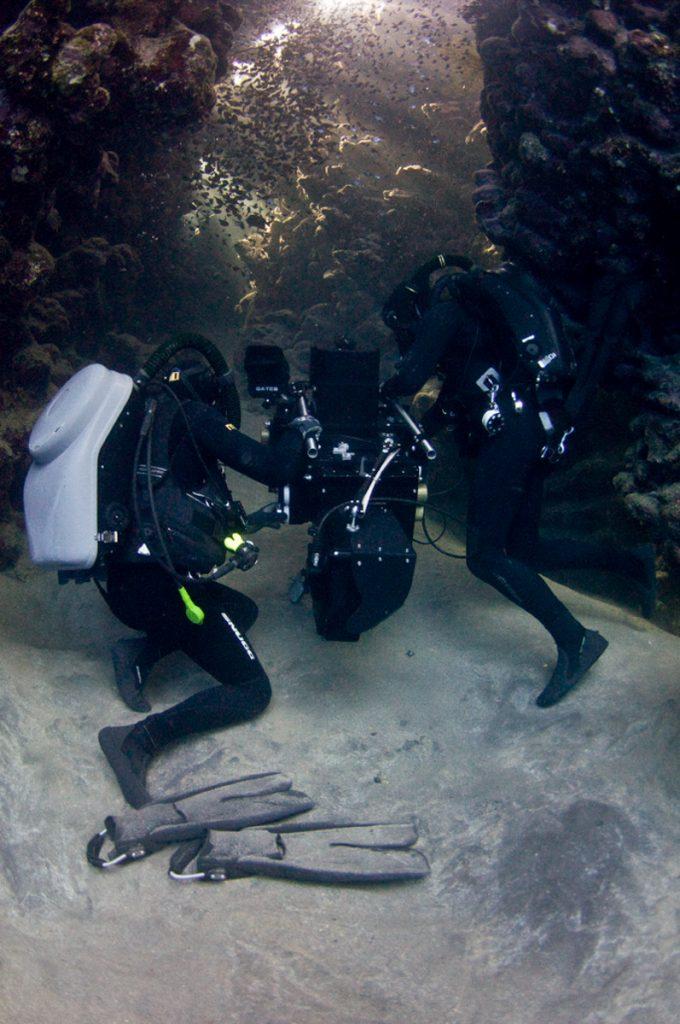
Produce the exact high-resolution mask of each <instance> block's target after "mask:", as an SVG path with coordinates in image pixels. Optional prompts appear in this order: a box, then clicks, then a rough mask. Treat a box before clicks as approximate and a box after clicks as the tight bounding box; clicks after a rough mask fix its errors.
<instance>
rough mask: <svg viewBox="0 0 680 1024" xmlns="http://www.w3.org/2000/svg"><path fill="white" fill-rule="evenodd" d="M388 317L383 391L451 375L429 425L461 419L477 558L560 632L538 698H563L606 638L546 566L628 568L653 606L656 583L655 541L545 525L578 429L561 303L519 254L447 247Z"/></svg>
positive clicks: (398, 294) (497, 582) (473, 563)
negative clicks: (391, 338) (542, 529)
mask: <svg viewBox="0 0 680 1024" xmlns="http://www.w3.org/2000/svg"><path fill="white" fill-rule="evenodd" d="M449 267H456V268H457V269H458V270H459V271H460V272H451V271H448V270H446V268H449ZM445 270H446V273H444V271H445ZM435 273H438V274H439V280H438V281H433V277H434V276H435ZM383 317H384V319H385V322H386V323H387V324H388V326H390V327H391V328H392V329H393V330H394V331H395V333H396V335H397V339H398V341H399V345H400V349H401V352H402V355H403V358H402V360H401V363H400V366H399V368H398V372H397V373H396V374H395V375H394V376H393V377H392V378H391V379H389V380H388V381H386V382H385V383H384V384H383V386H382V394H383V395H384V396H385V397H396V396H398V395H412V394H414V393H415V392H417V391H418V389H419V388H421V387H422V386H423V384H424V383H425V382H426V381H427V380H428V378H430V377H431V376H433V375H434V374H435V373H436V372H437V371H439V372H440V373H441V374H442V375H443V378H444V381H443V385H442V389H441V392H440V394H439V397H438V399H437V402H436V403H435V405H434V407H433V408H432V409H431V410H430V411H429V412H428V413H427V414H426V418H425V420H424V426H425V428H426V430H427V431H428V433H431V432H432V431H434V430H436V429H437V428H438V427H439V428H441V427H442V426H446V425H447V424H451V425H453V426H454V427H455V428H456V433H457V438H458V440H459V442H462V446H463V449H464V454H466V455H468V456H472V457H473V471H472V479H471V485H470V493H469V499H468V514H467V565H468V568H469V569H470V571H471V572H472V573H473V574H474V575H475V576H477V577H478V578H479V579H481V580H484V581H485V582H486V583H489V584H490V585H491V586H493V587H495V588H496V590H498V591H499V592H500V593H501V594H503V595H504V596H505V597H507V598H509V599H510V600H511V601H513V602H514V603H515V604H517V605H518V606H519V607H520V608H522V609H524V611H526V612H528V613H529V614H530V615H533V616H534V617H535V618H536V619H538V621H539V622H540V623H541V624H542V625H543V626H544V627H545V628H546V629H547V630H548V632H549V633H550V635H551V636H552V638H553V639H554V641H555V643H556V645H557V664H556V666H555V669H554V671H553V673H552V676H551V678H550V681H549V682H548V684H547V686H546V687H545V688H544V689H543V691H542V692H541V693H540V694H539V696H538V698H537V700H536V703H537V704H538V705H539V707H549V706H551V705H553V704H556V703H557V702H558V701H560V700H562V698H563V697H565V696H566V694H567V693H568V692H569V691H570V690H571V689H572V688H573V687H574V686H575V685H576V684H577V683H578V682H579V680H580V679H581V678H582V677H583V676H584V674H585V673H586V672H587V671H588V669H589V668H591V667H592V665H594V663H595V662H596V661H597V659H598V658H599V657H600V656H601V655H602V654H603V653H604V651H605V650H606V648H607V646H608V644H607V641H606V640H605V639H604V637H602V636H600V634H599V633H598V632H596V631H595V630H590V629H586V627H585V626H584V625H583V624H582V623H581V622H579V621H578V619H576V618H575V617H574V616H573V615H572V614H571V613H570V612H569V611H568V609H567V608H566V607H565V606H564V605H563V604H562V602H561V601H560V600H558V598H557V597H556V596H555V594H554V593H553V592H552V590H551V589H550V587H548V585H547V584H546V583H545V582H544V580H543V579H542V578H541V576H540V575H539V571H541V572H546V571H547V572H549V571H550V570H551V569H563V568H567V567H569V568H574V567H578V568H588V569H601V570H607V571H610V572H614V573H617V574H620V575H621V576H623V577H625V578H627V579H629V580H631V581H633V582H634V583H635V584H636V585H637V587H638V589H639V592H640V595H641V599H642V605H643V614H646V615H650V614H651V612H652V610H653V604H654V595H655V573H654V554H653V547H652V546H651V545H642V546H640V547H639V548H636V549H634V550H632V551H628V552H627V551H624V550H623V549H619V548H615V547H611V546H607V545H603V544H595V543H590V542H586V541H582V540H573V539H567V538H555V539H550V540H548V539H546V538H543V537H541V536H540V534H539V519H540V511H541V502H542V492H543V483H544V478H545V476H546V471H547V470H548V469H549V466H550V462H551V461H554V459H555V457H556V456H557V455H559V454H562V453H563V452H564V445H565V441H566V438H567V436H568V435H569V434H570V433H571V429H570V428H569V427H567V429H566V430H558V429H557V425H558V424H559V423H560V422H562V423H564V413H563V408H564V397H565V392H566V390H567V388H568V387H569V386H570V385H571V384H573V379H574V371H575V367H574V364H573V358H572V356H571V353H570V351H568V347H567V344H566V341H565V339H564V336H563V333H562V331H561V327H560V322H559V317H558V314H557V313H556V311H554V310H551V309H550V306H549V303H548V301H547V300H546V299H544V298H543V297H542V296H541V295H540V292H539V289H538V285H537V284H536V282H535V281H534V280H533V278H531V277H530V276H529V275H528V274H525V273H522V272H520V271H519V269H518V268H516V267H514V266H512V265H511V264H506V265H504V266H503V267H502V268H501V269H500V270H499V271H493V272H489V271H482V270H479V269H478V268H473V266H472V264H471V263H470V261H469V260H467V259H465V258H464V257H454V256H444V255H442V256H438V257H435V258H434V259H433V260H431V261H429V262H428V263H427V264H425V265H424V267H422V268H420V270H419V271H418V272H417V273H416V274H415V275H414V277H413V278H412V279H411V280H410V281H409V282H408V283H406V284H403V285H400V286H399V287H398V288H397V289H396V290H395V292H394V293H393V294H392V296H391V297H390V299H388V302H387V303H386V304H385V307H384V309H383Z"/></svg>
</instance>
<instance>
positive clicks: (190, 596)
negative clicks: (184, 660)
mask: <svg viewBox="0 0 680 1024" xmlns="http://www.w3.org/2000/svg"><path fill="white" fill-rule="evenodd" d="M187 348H192V349H194V350H196V351H198V352H199V354H200V355H201V356H203V357H204V358H205V359H206V361H207V362H208V364H209V371H206V368H205V366H201V365H200V362H199V364H198V365H197V361H196V360H194V361H193V363H189V364H188V366H185V365H184V364H181V363H180V364H172V363H171V364H170V366H171V370H170V372H166V373H165V374H164V375H162V376H160V370H161V368H162V367H163V366H166V368H167V364H168V361H169V360H171V359H174V358H175V355H176V353H177V352H179V351H181V350H183V349H187ZM118 392H119V393H120V395H119V397H118V398H117V397H116V394H117V393H118ZM225 413H226V414H225ZM235 421H236V422H235ZM238 422H240V404H239V401H238V394H237V393H236V389H235V388H234V385H233V382H232V379H231V374H230V373H229V372H228V368H227V366H226V363H225V362H224V360H223V359H222V357H221V355H220V354H219V352H218V351H217V350H216V349H215V348H214V346H213V345H212V343H210V342H208V341H207V339H204V338H202V337H201V336H199V335H182V336H180V337H179V338H178V339H175V340H174V341H173V342H170V343H168V344H167V345H166V346H163V347H162V348H161V350H159V352H158V353H156V354H155V355H154V356H152V357H151V359H150V360H149V362H148V363H147V364H146V366H145V367H144V369H143V370H141V371H140V373H139V374H138V375H137V377H136V378H135V380H134V381H133V380H132V379H131V378H129V377H127V376H124V375H121V374H117V373H114V372H113V371H109V370H106V369H105V368H104V367H103V366H100V365H98V364H95V365H94V366H90V367H86V368H85V369H84V370H81V371H79V373H78V374H76V376H75V377H74V378H72V379H71V381H69V382H68V383H67V384H66V385H64V387H63V388H62V389H61V391H60V392H59V393H58V394H57V395H56V396H55V399H53V400H52V402H51V403H50V405H48V406H47V408H46V409H45V410H44V412H43V414H42V416H41V418H40V419H39V420H38V423H37V424H36V426H35V427H34V430H33V433H32V435H31V442H30V446H31V454H32V455H33V459H34V464H33V466H32V467H31V470H30V471H29V476H28V478H27V482H26V488H25V509H26V513H27V514H26V520H27V528H28V532H29V543H30V546H31V554H32V557H33V558H34V561H36V562H38V564H42V565H46V566H51V567H53V568H57V569H59V570H60V571H61V573H62V574H63V576H65V577H66V578H75V579H76V580H77V581H78V580H79V579H90V578H94V579H95V582H96V583H97V586H98V588H99V590H100V592H101V593H102V595H103V596H104V598H105V600H106V602H107V604H108V605H109V607H110V609H111V611H112V612H113V613H114V615H115V616H116V617H117V618H118V619H119V620H120V621H121V622H123V623H124V624H125V625H126V626H128V627H130V628H131V629H134V630H140V631H142V632H143V633H144V636H143V637H137V638H129V639H123V640H119V641H118V643H117V644H115V646H114V648H113V652H112V654H113V662H114V669H115V674H116V683H117V686H118V690H119V692H120V695H121V697H122V698H123V700H124V702H125V703H126V704H127V706H128V707H130V708H131V709H132V710H134V711H150V706H149V704H148V702H147V700H146V698H145V696H144V693H143V687H144V683H145V682H146V679H147V677H148V674H149V672H150V671H151V669H152V667H153V666H154V665H156V664H157V662H158V661H160V659H162V658H164V657H165V656H166V655H167V654H169V653H171V652H172V651H183V652H184V653H185V654H187V655H188V656H189V657H190V658H191V659H192V660H193V661H194V662H195V663H196V664H197V665H198V666H199V667H200V668H202V669H203V670H204V671H206V672H207V673H208V674H209V675H211V676H212V678H213V680H214V681H215V682H216V683H217V684H218V685H215V686H211V687H208V688H206V689H203V690H200V691H199V692H198V693H195V694H193V695H192V696H191V697H189V698H188V699H187V700H184V701H182V702H181V703H179V704H177V705H175V706H174V707H171V708H168V709H167V710H166V711H163V712H160V713H158V714H148V715H147V716H146V717H145V718H143V719H142V720H141V721H139V722H137V723H136V724H135V725H122V726H118V727H111V726H109V727H106V728H104V729H102V730H101V732H100V733H99V742H100V745H101V748H102V750H103V751H104V754H105V755H106V757H107V759H108V761H109V764H110V765H111V767H112V769H113V771H114V773H115V775H116V778H117V779H118V782H119V785H120V788H121V790H122V792H123V795H124V796H125V798H126V800H127V801H128V803H130V804H131V805H132V806H133V807H140V806H142V805H143V804H145V803H146V802H148V800H149V799H150V797H149V794H148V792H147V789H146V774H147V769H148V767H149V764H150V762H151V760H152V758H153V757H154V756H155V755H156V754H157V753H158V752H159V751H160V750H162V749H163V748H164V747H166V746H167V745H168V744H169V743H172V742H173V741H175V740H178V739H181V738H183V737H186V736H190V735H193V734H195V733H198V732H202V731H204V730H208V729H219V728H223V727H225V726H228V725H233V724H235V723H238V722H244V721H247V720H248V719H250V718H252V717H254V716H255V715H257V714H259V713H260V712H262V711H264V709H265V708H266V707H267V705H268V703H269V700H270V698H271V686H270V683H269V679H268V678H267V674H266V672H265V671H264V669H263V668H262V666H261V665H260V662H259V660H258V658H257V655H256V654H255V651H254V650H253V648H252V645H251V644H250V642H249V640H248V638H247V631H248V629H249V628H250V627H251V626H252V624H253V623H254V621H255V619H256V617H257V606H256V605H255V603H254V602H253V601H252V600H250V598H248V597H246V596H245V595H243V594H239V593H238V592H237V591H235V590H232V589H231V588H229V587H226V586H224V585H222V584H219V583H217V582H216V580H217V579H218V578H219V577H221V576H222V575H224V574H225V573H226V572H227V571H229V570H230V569H231V568H241V569H245V568H249V567H250V565H252V564H254V562H255V561H256V558H257V549H256V548H255V546H254V545H253V544H252V543H251V542H250V541H244V539H243V536H242V535H241V533H240V530H243V529H244V528H245V517H244V515H243V509H242V507H241V506H240V504H239V503H238V502H236V501H234V499H233V497H232V495H231V492H230V490H229V488H228V486H227V484H226V481H225V478H224V474H223V469H222V467H223V466H228V467H230V468H232V469H234V470H237V471H239V472H241V473H243V474H244V475H246V476H248V477H250V478H251V479H253V480H256V481H258V482H260V483H263V484H266V485H269V486H280V485H283V484H286V483H288V482H290V481H291V480H292V479H294V478H295V477H296V476H297V475H298V474H299V473H300V472H302V470H303V466H304V452H305V446H306V445H308V444H309V443H310V438H311V439H314V438H316V437H317V436H318V434H319V432H320V429H321V428H320V426H319V423H318V421H317V420H315V419H314V418H313V417H311V416H307V417H298V418H297V419H294V420H292V421H291V422H290V423H289V424H288V425H287V426H286V427H285V429H284V430H283V432H282V434H281V436H280V438H279V440H278V443H277V444H276V445H275V446H265V445H262V444H260V443H259V442H257V441H254V440H252V439H251V438H249V437H247V436H246V435H245V434H243V433H241V432H240V430H239V429H238V427H237V423H238ZM140 424H141V426H140ZM107 474H108V476H107ZM66 478H67V479H66ZM90 481H91V485H90ZM95 481H96V483H95ZM69 483H70V484H71V485H72V487H71V488H69V486H68V484H69ZM71 491H77V492H78V493H77V494H75V495H74V494H73V493H70V492H71ZM90 492H92V493H90ZM114 499H115V500H114ZM102 524H103V525H104V529H102ZM95 534H96V541H94V537H95ZM225 538H226V539H225ZM91 539H92V540H93V541H94V550H93V551H92V552H91V553H90V552H88V550H85V548H84V546H83V545H85V546H87V544H89V543H90V540H91ZM225 547H226V548H227V551H226V552H225ZM229 552H231V553H232V554H231V557H230V558H227V560H226V561H225V555H227V556H228V555H229ZM78 567H82V568H83V569H84V571H75V570H76V569H77V568H78ZM100 581H102V582H103V583H104V584H105V585H104V586H102V585H101V583H100Z"/></svg>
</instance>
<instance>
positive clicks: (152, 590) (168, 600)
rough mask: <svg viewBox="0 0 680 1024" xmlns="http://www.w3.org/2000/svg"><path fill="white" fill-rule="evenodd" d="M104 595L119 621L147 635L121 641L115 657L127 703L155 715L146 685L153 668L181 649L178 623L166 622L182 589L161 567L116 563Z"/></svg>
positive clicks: (137, 709) (115, 646) (120, 691)
mask: <svg viewBox="0 0 680 1024" xmlns="http://www.w3.org/2000/svg"><path fill="white" fill-rule="evenodd" d="M100 589H101V588H100ZM101 592H102V596H103V597H104V599H105V600H106V602H107V604H108V606H109V608H110V609H111V611H112V612H113V614H114V615H115V616H116V618H118V619H119V620H120V621H121V622H123V623H124V624H125V625H126V626H129V627H130V629H136V630H140V631H143V632H144V633H145V634H146V635H145V636H143V637H123V638H122V639H121V640H118V641H117V642H116V643H115V644H114V645H113V647H112V649H111V657H112V660H113V669H114V674H115V679H116V686H117V687H118V692H119V694H120V696H121V698H122V700H123V702H124V703H125V704H126V705H127V707H129V708H131V710H133V711H150V710H151V705H150V704H149V702H148V700H147V699H146V697H145V696H144V693H143V688H144V684H145V683H146V680H147V677H148V675H149V673H150V671H151V669H152V668H153V666H154V665H155V664H156V663H157V662H158V661H160V659H161V658H163V657H164V656H165V655H166V654H170V653H171V651H173V650H176V648H177V642H176V639H175V630H174V627H173V623H172V621H170V622H166V621H165V619H166V610H167V608H168V606H169V605H172V604H173V602H174V601H175V599H176V593H175V592H176V587H175V585H174V583H173V581H172V580H171V578H170V576H169V575H168V573H166V572H165V570H163V569H162V568H161V567H160V566H159V565H156V564H152V565H143V564H141V565H140V564H130V563H113V564H112V565H111V566H110V567H109V571H108V574H107V586H106V591H103V590H102V591H101ZM171 620H172V616H171Z"/></svg>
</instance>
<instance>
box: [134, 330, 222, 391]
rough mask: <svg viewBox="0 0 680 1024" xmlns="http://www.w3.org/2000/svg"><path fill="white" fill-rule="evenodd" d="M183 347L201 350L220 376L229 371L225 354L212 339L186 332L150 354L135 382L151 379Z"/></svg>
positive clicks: (138, 383) (139, 383) (141, 382)
mask: <svg viewBox="0 0 680 1024" xmlns="http://www.w3.org/2000/svg"><path fill="white" fill-rule="evenodd" d="M183 348H193V349H195V350H196V351H197V352H200V353H201V355H202V356H204V357H205V359H206V360H207V361H208V363H209V364H210V366H211V367H212V369H213V370H214V371H215V373H216V374H217V376H218V377H222V376H224V375H225V374H227V373H229V367H228V366H227V362H226V360H225V358H224V356H223V355H222V353H221V352H220V351H219V349H218V348H217V347H216V346H215V345H214V344H213V343H212V341H209V340H208V338H204V337H203V335H202V334H194V333H193V332H185V333H183V334H176V335H175V337H174V338H171V339H170V341H166V343H165V344H164V345H161V347H160V348H158V349H156V351H155V352H154V353H153V355H151V356H149V358H148V359H147V361H146V363H145V364H144V366H143V367H142V368H141V370H140V371H139V373H138V374H137V376H136V377H135V384H137V385H142V384H145V383H146V382H147V381H149V380H151V379H152V378H153V377H155V376H156V374H157V373H158V371H159V370H160V368H161V366H163V365H164V364H165V363H167V361H168V359H171V358H172V356H174V355H175V353H176V352H180V351H181V350H182V349H183Z"/></svg>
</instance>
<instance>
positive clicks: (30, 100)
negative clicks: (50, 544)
mask: <svg viewBox="0 0 680 1024" xmlns="http://www.w3.org/2000/svg"><path fill="white" fill-rule="evenodd" d="M12 17H14V18H15V19H16V20H13V21H12ZM239 23H240V16H239V14H238V13H237V11H236V9H235V8H234V7H232V6H231V5H230V4H227V3H224V2H222V0H202V2H199V0H134V2H133V0H73V2H69V0H48V2H40V0H33V2H31V3H29V4H26V5H25V6H24V5H20V4H13V5H12V4H10V5H7V7H6V8H5V10H4V12H3V18H2V21H0V26H1V27H2V28H3V29H4V31H3V32H2V35H0V292H1V293H2V307H1V309H0V381H1V388H0V409H1V412H2V418H1V424H2V425H1V426H0V567H2V566H7V565H10V564H12V562H13V561H14V559H15V558H16V556H17V554H18V553H19V551H20V548H21V531H20V494H19V491H20V482H21V478H22V475H23V471H24V468H25V459H26V455H25V451H26V435H27V432H28V430H29V429H30V425H31V423H32V421H33V419H34V418H35V413H36V411H37V409H38V408H40V406H41V405H42V404H43V403H44V401H45V399H46V397H48V396H49V394H50V393H51V392H52V391H53V390H54V389H55V387H56V386H58V385H60V384H61V383H63V382H64V380H66V379H67V378H68V377H69V376H70V375H71V373H72V372H73V371H74V370H75V369H76V368H77V367H78V366H79V365H82V363H83V362H85V361H87V360H92V359H96V358H97V357H101V356H102V354H103V353H105V354H106V361H107V364H108V365H110V366H112V367H114V368H117V369H130V368H131V366H132V365H134V364H135V363H136V361H137V359H138V358H139V353H140V351H141V350H142V348H143V347H142V346H141V344H140V342H139V341H138V339H137V338H136V337H135V336H134V335H133V334H132V333H130V332H131V329H132V325H134V324H135V323H136V322H137V321H138V319H139V313H140V310H143V309H144V307H145V305H146V303H147V301H148V295H149V292H150V281H151V280H153V278H154V275H155V277H156V278H158V276H159V273H160V270H159V266H158V262H159V260H158V250H154V249H153V247H152V246H150V245H149V244H148V242H149V240H150V239H151V238H152V237H154V232H156V233H161V232H162V224H163V222H164V221H165V222H171V221H173V220H174V221H176V220H177V217H178V212H180V210H181V207H182V197H181V195H180V194H179V189H180V185H179V184H178V183H180V182H181V174H180V171H181V166H180V163H179V161H180V157H179V156H176V154H177V153H179V152H180V149H181V147H180V146H179V145H178V142H179V141H180V139H181V137H182V135H183V133H184V132H186V131H187V130H189V129H191V128H192V127H193V126H194V125H196V124H197V123H200V121H201V120H202V119H203V118H205V117H206V115H207V114H208V113H209V111H210V110H211V108H212V106H213V103H214V99H215V93H214V84H215V80H216V77H217V75H219V74H220V73H221V72H222V71H223V70H224V68H225V66H226V60H227V54H228V52H229V49H230V46H231V43H232V37H233V32H234V30H235V29H236V28H237V27H238V25H239ZM186 205H188V203H187V204H186ZM151 290H153V289H151Z"/></svg>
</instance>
